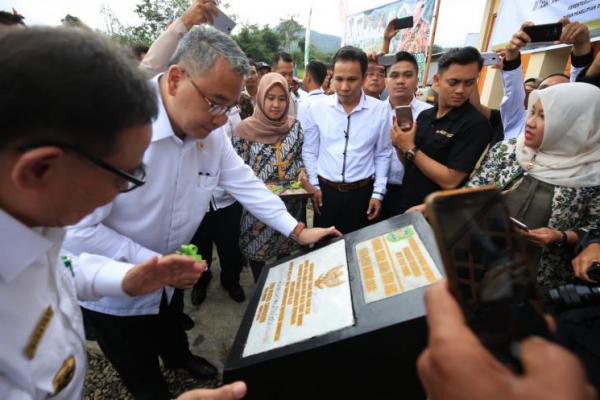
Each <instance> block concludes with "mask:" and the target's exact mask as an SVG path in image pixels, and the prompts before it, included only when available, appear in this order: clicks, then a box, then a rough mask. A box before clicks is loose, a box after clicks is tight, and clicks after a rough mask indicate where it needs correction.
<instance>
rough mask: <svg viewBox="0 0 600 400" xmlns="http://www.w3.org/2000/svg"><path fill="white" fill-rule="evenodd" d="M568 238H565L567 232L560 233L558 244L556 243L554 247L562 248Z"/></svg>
mask: <svg viewBox="0 0 600 400" xmlns="http://www.w3.org/2000/svg"><path fill="white" fill-rule="evenodd" d="M568 239H569V238H568V236H567V232H565V231H560V240H559V241H558V242H556V243H555V244H556V247H558V248H563V247H565V246H566V245H567V240H568Z"/></svg>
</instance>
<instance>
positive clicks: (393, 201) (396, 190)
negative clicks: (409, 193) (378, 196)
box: [379, 183, 405, 221]
mask: <svg viewBox="0 0 600 400" xmlns="http://www.w3.org/2000/svg"><path fill="white" fill-rule="evenodd" d="M386 189H387V193H386V194H385V197H384V198H383V202H382V204H381V217H380V218H379V219H380V220H382V221H383V220H384V219H388V218H392V217H395V216H396V215H400V214H402V213H403V212H404V211H405V210H404V207H403V203H402V185H394V184H391V183H388V184H387V187H386Z"/></svg>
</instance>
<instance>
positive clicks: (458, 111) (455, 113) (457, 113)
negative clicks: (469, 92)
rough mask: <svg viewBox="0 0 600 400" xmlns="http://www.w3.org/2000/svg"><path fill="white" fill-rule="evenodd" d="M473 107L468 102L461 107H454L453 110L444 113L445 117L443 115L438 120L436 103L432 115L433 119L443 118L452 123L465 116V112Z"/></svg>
mask: <svg viewBox="0 0 600 400" xmlns="http://www.w3.org/2000/svg"><path fill="white" fill-rule="evenodd" d="M472 107H473V106H472V105H471V103H470V102H469V100H467V101H465V102H464V103H463V104H462V105H461V106H458V107H455V108H453V109H451V110H450V111H448V112H447V113H446V115H444V116H443V117H442V118H438V117H437V112H438V110H439V105H438V104H437V103H436V105H435V106H434V107H433V108H434V110H435V112H434V114H433V116H434V118H435V119H436V120H439V119H444V118H448V119H450V120H452V121H456V120H458V119H459V118H461V117H462V116H463V115H465V113H466V112H467V111H469V109H470V108H472Z"/></svg>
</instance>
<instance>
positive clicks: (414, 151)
mask: <svg viewBox="0 0 600 400" xmlns="http://www.w3.org/2000/svg"><path fill="white" fill-rule="evenodd" d="M417 151H419V148H418V147H417V146H415V147H413V148H412V149H410V150H408V151H406V152H405V153H404V158H406V161H412V160H413V159H414V158H415V156H416V155H417Z"/></svg>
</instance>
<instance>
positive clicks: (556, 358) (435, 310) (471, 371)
mask: <svg viewBox="0 0 600 400" xmlns="http://www.w3.org/2000/svg"><path fill="white" fill-rule="evenodd" d="M425 305H426V307H427V321H428V324H429V345H428V347H427V349H425V351H424V352H423V353H421V356H420V357H419V360H418V362H417V368H418V371H419V376H420V377H421V381H422V382H423V385H424V386H425V390H426V391H427V394H428V395H429V398H430V399H432V400H438V399H444V400H458V399H460V400H470V399H473V400H475V399H486V400H500V399H511V400H531V399H571V400H592V399H595V398H596V395H595V391H594V389H593V388H592V387H591V386H590V385H589V384H588V383H587V381H586V377H585V372H584V370H583V368H582V367H581V364H580V363H579V361H578V360H577V359H576V358H575V356H573V355H572V354H571V353H569V352H568V351H566V350H564V349H562V348H561V347H559V346H557V345H554V344H551V343H548V342H545V341H543V340H542V339H528V340H525V341H523V342H521V343H520V354H521V361H522V363H523V367H524V370H525V372H524V374H523V375H521V376H517V375H515V374H514V373H512V372H511V371H510V370H509V369H508V368H506V367H505V366H503V365H502V364H500V363H499V362H498V361H497V360H496V359H495V358H494V356H493V355H492V354H491V353H490V352H489V351H487V350H486V349H485V348H484V347H483V345H482V344H481V342H480V341H479V339H478V338H477V337H476V336H475V334H474V333H473V331H471V330H470V329H469V327H468V326H467V325H466V324H465V320H464V317H463V314H462V311H461V309H460V308H459V306H458V303H457V302H456V300H454V298H453V297H452V296H451V295H450V293H449V292H448V290H447V288H446V281H442V282H439V283H436V284H435V285H432V286H430V287H429V288H428V289H427V290H426V292H425Z"/></svg>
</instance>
